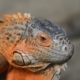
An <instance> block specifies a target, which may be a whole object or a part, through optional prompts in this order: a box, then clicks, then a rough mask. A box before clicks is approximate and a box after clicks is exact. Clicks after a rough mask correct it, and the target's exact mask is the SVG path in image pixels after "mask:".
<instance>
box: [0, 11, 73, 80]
mask: <svg viewBox="0 0 80 80" xmlns="http://www.w3.org/2000/svg"><path fill="white" fill-rule="evenodd" d="M4 17H5V18H6V20H1V21H0V55H2V56H4V57H2V56H1V57H0V59H2V61H4V63H5V64H6V65H7V66H9V67H7V69H8V72H7V74H6V78H5V80H18V79H19V80H38V79H39V80H59V74H60V69H61V68H62V65H63V64H64V63H66V62H67V61H68V60H69V59H70V58H71V57H72V54H73V46H72V44H71V43H70V41H69V40H68V38H67V35H66V32H65V30H64V29H63V28H62V27H60V26H58V25H55V24H53V23H51V22H50V21H48V20H43V21H39V20H37V19H36V18H32V17H31V16H30V14H27V13H25V14H24V15H21V13H17V14H13V15H4ZM3 58H4V59H3ZM0 63H1V62H0ZM8 63H9V64H8ZM0 65H2V66H3V68H0V72H3V71H4V70H6V68H4V66H5V65H4V64H0ZM57 71H58V72H57ZM56 74H57V75H58V76H56ZM14 76H15V77H14Z"/></svg>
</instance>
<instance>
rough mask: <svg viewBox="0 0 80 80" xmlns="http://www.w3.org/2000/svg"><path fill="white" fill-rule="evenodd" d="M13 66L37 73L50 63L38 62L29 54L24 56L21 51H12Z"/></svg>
mask: <svg viewBox="0 0 80 80" xmlns="http://www.w3.org/2000/svg"><path fill="white" fill-rule="evenodd" d="M12 64H13V66H16V67H20V68H27V69H28V70H30V71H32V72H37V71H40V70H42V69H45V68H46V67H47V66H48V65H50V63H44V62H39V61H38V60H36V59H35V58H34V57H33V56H31V55H30V54H28V53H27V54H25V53H24V52H23V51H20V50H19V51H18V50H16V51H14V52H13V56H12Z"/></svg>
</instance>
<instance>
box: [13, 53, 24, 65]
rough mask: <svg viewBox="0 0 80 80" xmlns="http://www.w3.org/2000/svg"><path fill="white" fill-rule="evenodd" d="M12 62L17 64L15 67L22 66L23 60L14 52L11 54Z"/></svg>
mask: <svg viewBox="0 0 80 80" xmlns="http://www.w3.org/2000/svg"><path fill="white" fill-rule="evenodd" d="M12 60H13V62H14V63H15V64H17V65H20V66H21V65H24V62H23V58H22V56H21V54H20V53H18V52H15V53H14V54H13V59H12Z"/></svg>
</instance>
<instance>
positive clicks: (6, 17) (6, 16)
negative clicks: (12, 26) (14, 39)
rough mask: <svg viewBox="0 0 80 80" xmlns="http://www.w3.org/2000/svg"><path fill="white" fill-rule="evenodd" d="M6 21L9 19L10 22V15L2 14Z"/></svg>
mask: <svg viewBox="0 0 80 80" xmlns="http://www.w3.org/2000/svg"><path fill="white" fill-rule="evenodd" d="M2 16H3V17H4V18H5V19H6V20H7V21H9V22H10V17H11V16H10V15H8V14H4V15H2Z"/></svg>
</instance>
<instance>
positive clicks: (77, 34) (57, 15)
mask: <svg viewBox="0 0 80 80" xmlns="http://www.w3.org/2000/svg"><path fill="white" fill-rule="evenodd" d="M17 12H22V13H25V12H27V13H31V15H32V16H34V17H37V18H38V19H40V20H42V19H48V20H50V21H52V22H53V23H55V24H59V25H60V26H62V27H64V28H65V29H66V32H67V34H68V36H69V38H70V40H71V42H72V44H73V45H74V47H75V51H74V53H75V54H74V55H73V57H72V59H71V60H70V61H69V62H68V68H67V69H66V72H64V71H62V76H61V79H60V80H80V0H0V18H2V17H1V15H2V14H4V13H9V14H12V13H17ZM0 80H2V77H1V76H0Z"/></svg>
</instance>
